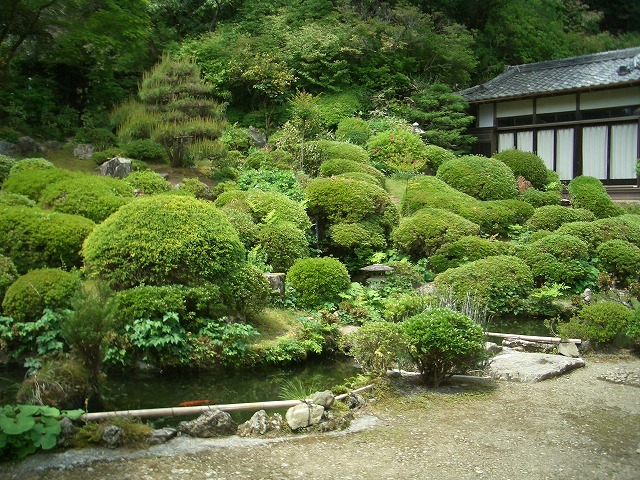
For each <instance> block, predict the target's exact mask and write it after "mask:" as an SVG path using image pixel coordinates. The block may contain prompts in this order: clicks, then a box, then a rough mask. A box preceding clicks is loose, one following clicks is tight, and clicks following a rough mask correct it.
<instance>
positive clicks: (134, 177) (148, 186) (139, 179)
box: [123, 170, 171, 195]
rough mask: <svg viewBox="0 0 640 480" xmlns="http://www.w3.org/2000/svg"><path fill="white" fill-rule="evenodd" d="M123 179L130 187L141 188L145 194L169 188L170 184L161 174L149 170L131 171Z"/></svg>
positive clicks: (166, 190) (165, 190)
mask: <svg viewBox="0 0 640 480" xmlns="http://www.w3.org/2000/svg"><path fill="white" fill-rule="evenodd" d="M123 181H124V183H126V184H127V185H130V186H131V188H132V189H135V190H142V193H143V194H145V195H153V194H154V193H162V192H168V191H169V190H171V184H170V183H169V182H167V180H166V179H165V178H164V177H163V176H162V175H160V174H159V173H156V172H153V171H151V170H145V171H138V172H131V173H130V174H129V175H128V176H127V177H125V178H124V179H123Z"/></svg>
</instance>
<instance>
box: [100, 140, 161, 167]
mask: <svg viewBox="0 0 640 480" xmlns="http://www.w3.org/2000/svg"><path fill="white" fill-rule="evenodd" d="M120 148H121V149H122V152H123V154H124V156H125V157H127V158H131V159H134V160H140V161H142V162H148V163H166V162H167V153H166V152H165V150H164V148H163V147H162V145H160V144H159V143H158V142H155V141H153V140H151V139H150V138H147V139H144V140H133V141H131V142H129V143H125V144H124V145H122V146H121V147H120ZM107 160H109V159H107Z"/></svg>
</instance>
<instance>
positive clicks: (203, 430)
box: [178, 410, 238, 438]
mask: <svg viewBox="0 0 640 480" xmlns="http://www.w3.org/2000/svg"><path fill="white" fill-rule="evenodd" d="M237 430H238V425H237V424H236V422H234V421H233V419H232V418H231V415H229V414H228V413H227V412H223V411H222V410H211V411H209V412H205V413H203V414H202V415H200V416H199V417H198V418H196V419H195V420H190V421H188V422H180V423H179V424H178V431H179V432H180V433H184V434H185V435H189V436H191V437H198V438H211V437H220V436H224V435H233V434H234V433H236V431H237Z"/></svg>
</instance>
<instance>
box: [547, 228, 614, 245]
mask: <svg viewBox="0 0 640 480" xmlns="http://www.w3.org/2000/svg"><path fill="white" fill-rule="evenodd" d="M555 233H558V234H560V235H572V236H574V237H577V238H579V239H580V240H582V241H583V242H585V243H586V244H587V245H589V248H590V249H591V250H594V249H595V248H596V247H597V246H598V245H600V243H602V242H604V241H605V240H604V237H603V232H601V231H600V229H599V228H597V226H596V225H595V222H570V223H564V224H562V225H560V227H558V229H557V230H556V231H555Z"/></svg>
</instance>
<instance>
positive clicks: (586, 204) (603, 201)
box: [568, 176, 624, 218]
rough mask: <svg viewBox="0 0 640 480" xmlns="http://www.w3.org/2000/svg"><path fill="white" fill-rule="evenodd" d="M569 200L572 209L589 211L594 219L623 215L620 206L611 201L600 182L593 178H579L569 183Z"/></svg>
mask: <svg viewBox="0 0 640 480" xmlns="http://www.w3.org/2000/svg"><path fill="white" fill-rule="evenodd" d="M568 191H569V199H570V200H571V205H573V207H574V208H585V209H587V210H591V211H592V212H593V213H594V215H595V216H596V218H606V217H617V216H618V215H622V214H624V210H623V209H622V207H621V206H619V205H617V204H616V203H614V202H613V200H611V197H610V196H609V194H608V193H607V191H606V190H605V188H604V186H603V185H602V182H600V180H598V179H597V178H594V177H587V176H580V177H576V178H574V179H573V180H571V181H570V182H569V187H568Z"/></svg>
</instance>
